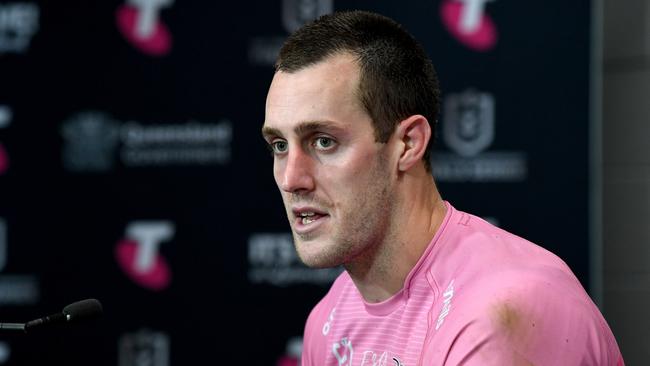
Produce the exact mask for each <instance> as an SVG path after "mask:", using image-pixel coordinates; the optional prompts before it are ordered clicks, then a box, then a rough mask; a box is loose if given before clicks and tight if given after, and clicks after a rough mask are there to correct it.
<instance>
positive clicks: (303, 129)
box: [294, 121, 341, 136]
mask: <svg viewBox="0 0 650 366" xmlns="http://www.w3.org/2000/svg"><path fill="white" fill-rule="evenodd" d="M340 129H341V128H340V127H339V126H337V125H336V124H335V123H334V122H332V121H307V122H303V123H301V124H299V125H298V126H296V128H294V132H295V133H296V135H298V136H302V135H306V134H309V133H311V132H314V131H318V130H340Z"/></svg>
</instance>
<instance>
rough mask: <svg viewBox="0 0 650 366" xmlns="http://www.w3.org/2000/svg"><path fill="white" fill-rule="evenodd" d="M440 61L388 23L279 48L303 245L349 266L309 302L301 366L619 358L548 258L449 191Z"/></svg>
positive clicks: (283, 172)
mask: <svg viewBox="0 0 650 366" xmlns="http://www.w3.org/2000/svg"><path fill="white" fill-rule="evenodd" d="M438 99H439V91H438V85H437V78H436V76H435V73H434V69H433V66H432V65H431V62H430V60H429V59H428V58H427V57H426V54H425V53H424V51H423V50H422V48H421V47H420V46H419V45H418V44H417V42H416V41H415V40H414V39H413V38H412V37H411V36H410V35H409V34H408V33H407V32H406V31H405V30H403V29H402V28H401V27H400V26H399V25H398V24H396V23H395V22H394V21H392V20H390V19H388V18H385V17H383V16H380V15H376V14H372V13H367V12H346V13H337V14H334V15H327V16H324V17H321V18H319V19H317V20H316V21H315V22H313V23H311V24H308V25H306V26H304V27H303V28H301V29H300V30H298V31H297V32H296V33H294V34H293V35H292V36H291V37H290V38H289V39H288V40H287V42H286V43H285V45H284V46H283V48H282V50H281V51H280V55H279V58H278V61H277V63H276V73H275V76H274V78H273V81H272V83H271V87H270V89H269V93H268V97H267V101H266V119H265V122H264V127H263V129H262V133H263V135H264V138H265V140H266V141H267V142H268V144H269V146H270V148H271V150H272V152H273V155H274V165H273V173H274V177H275V180H276V183H277V185H278V187H279V188H280V190H281V193H282V198H283V200H284V204H285V206H286V210H287V215H288V217H289V222H290V224H291V228H292V231H293V236H294V241H295V246H296V250H297V252H298V255H299V256H300V258H301V260H302V261H303V262H304V263H305V264H307V265H308V266H311V267H317V268H322V267H331V266H338V265H343V267H344V268H345V271H344V272H343V273H342V274H341V275H340V277H339V278H338V279H337V280H336V281H335V283H334V284H333V285H332V287H331V289H330V291H329V293H328V294H327V295H326V296H325V297H324V298H323V299H322V300H321V301H320V303H319V304H318V305H317V306H316V307H315V308H314V309H313V310H312V312H311V314H310V316H309V319H308V320H307V325H306V328H305V338H304V350H303V356H302V357H303V358H302V365H303V366H312V365H313V366H323V365H346V366H352V365H408V366H411V365H459V364H463V365H622V364H623V360H622V358H621V355H620V352H619V350H618V346H617V345H616V341H615V340H614V337H613V336H612V333H611V331H610V329H609V327H608V326H607V324H606V322H605V320H604V319H603V317H602V316H601V314H600V312H599V311H598V309H597V308H596V306H595V305H594V304H593V303H592V301H591V300H590V298H589V296H588V295H587V293H586V292H585V291H584V289H583V288H582V287H581V285H580V283H579V282H578V280H577V279H576V278H575V276H574V275H573V274H572V273H571V271H570V270H569V268H568V267H567V266H566V265H565V264H564V263H563V262H562V261H561V260H560V259H559V258H558V257H556V256H555V255H553V254H551V253H549V252H548V251H546V250H545V249H542V248H541V247H538V246H536V245H535V244H532V243H530V242H528V241H526V240H524V239H521V238H519V237H517V236H514V235H512V234H510V233H507V232H505V231H503V230H501V229H499V228H496V227H494V226H492V225H490V224H489V223H487V222H485V221H483V220H481V219H480V218H478V217H475V216H472V215H470V214H467V213H464V212H461V211H458V210H456V209H455V208H454V207H452V206H451V205H450V204H449V203H448V202H445V201H443V200H442V199H441V197H440V194H439V193H438V191H437V189H436V185H435V183H434V180H433V177H432V175H431V172H430V168H429V164H428V161H429V159H428V151H429V147H430V146H429V145H430V144H431V141H433V139H434V136H433V135H434V128H433V124H434V123H435V121H436V118H437V115H438V104H439V103H438Z"/></svg>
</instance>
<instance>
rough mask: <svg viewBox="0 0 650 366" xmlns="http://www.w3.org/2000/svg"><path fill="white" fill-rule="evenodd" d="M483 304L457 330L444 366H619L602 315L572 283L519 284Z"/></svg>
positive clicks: (534, 281)
mask: <svg viewBox="0 0 650 366" xmlns="http://www.w3.org/2000/svg"><path fill="white" fill-rule="evenodd" d="M580 290H581V288H580ZM477 300H478V301H480V300H481V299H477ZM484 300H485V299H484ZM482 303H483V304H484V305H482V306H477V307H474V309H475V311H472V312H470V313H468V314H467V315H468V316H467V321H466V322H464V323H463V324H462V325H461V326H459V327H458V328H456V329H457V333H456V334H455V337H454V340H453V342H452V343H451V345H450V348H449V351H448V354H447V357H446V362H445V365H467V366H471V365H477V366H478V365H481V366H491V365H495V366H496V365H536V366H544V365H549V366H551V365H568V366H570V365H612V366H619V365H623V359H622V357H621V354H620V351H619V350H618V346H617V345H616V341H615V340H614V337H613V335H612V333H611V330H610V329H609V327H608V326H607V324H606V322H605V321H604V319H603V318H602V315H601V314H600V311H599V310H598V308H596V306H595V305H594V304H593V302H592V301H591V300H590V299H589V297H588V296H587V295H586V293H584V291H582V290H581V291H576V289H575V284H572V285H571V286H569V288H566V287H564V286H563V284H562V283H559V284H558V283H556V282H555V281H553V282H552V283H551V282H547V281H539V280H535V279H533V280H527V281H521V282H520V283H519V284H518V285H514V286H509V287H505V288H501V290H499V291H498V292H496V293H495V294H494V296H493V297H492V299H490V300H488V301H482Z"/></svg>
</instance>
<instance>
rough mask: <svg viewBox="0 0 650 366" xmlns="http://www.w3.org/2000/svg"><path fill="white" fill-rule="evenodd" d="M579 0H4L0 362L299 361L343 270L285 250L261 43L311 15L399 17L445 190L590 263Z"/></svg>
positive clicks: (585, 267)
mask: <svg viewBox="0 0 650 366" xmlns="http://www.w3.org/2000/svg"><path fill="white" fill-rule="evenodd" d="M590 7H591V4H590V1H588V0H580V1H571V2H565V1H551V2H548V1H546V2H532V3H531V2H517V1H505V0H494V1H489V0H427V1H422V0H418V1H416V0H410V1H401V2H399V3H398V2H395V1H389V0H383V1H373V2H368V1H338V2H335V1H334V0H283V1H258V2H252V1H242V2H234V1H231V2H219V1H213V2H206V1H198V0H194V1H192V0H188V1H174V0H119V1H118V0H110V1H108V0H107V1H87V0H84V1H82V0H76V1H75V0H66V1H50V2H45V1H42V2H41V1H28V0H14V1H0V321H4V322H18V321H27V320H30V319H33V318H35V317H39V316H42V315H46V314H49V313H52V312H56V311H59V310H60V309H61V308H62V307H63V306H65V305H66V304H68V303H70V302H72V301H75V300H79V299H83V298H87V297H96V298H98V299H100V300H101V301H102V303H103V304H104V307H105V316H104V317H103V318H102V319H101V320H99V321H97V322H94V323H91V324H85V325H82V326H79V327H74V328H68V329H66V328H62V329H58V328H57V329H50V330H44V331H42V332H38V333H35V334H29V335H20V334H9V333H3V334H0V364H12V365H13V364H15V365H20V364H25V365H37V364H61V365H63V364H65V365H88V364H90V365H119V366H166V365H184V364H197V363H202V364H204V363H207V364H226V363H228V364H231V363H232V364H242V365H276V366H290V365H296V358H297V357H298V355H299V353H300V342H301V339H300V337H301V334H302V327H303V322H304V320H305V318H306V316H307V314H308V312H309V310H310V309H311V307H312V306H313V305H314V304H315V303H316V302H317V300H318V299H319V298H320V297H321V296H322V295H323V294H324V293H325V291H326V289H327V287H328V285H329V283H331V281H332V279H333V278H335V277H336V275H337V274H338V273H339V271H340V269H329V270H318V271H317V270H310V269H307V268H305V267H304V266H302V265H301V264H300V262H299V261H298V259H297V258H296V255H295V253H294V251H293V246H292V241H291V236H290V234H289V226H288V224H287V222H286V218H285V214H284V209H283V207H282V202H281V198H280V195H279V193H278V191H277V188H276V187H275V184H274V182H273V178H272V158H271V156H270V154H269V153H268V152H267V150H266V147H265V146H264V142H263V140H262V138H261V136H260V132H259V131H260V128H261V126H262V123H263V120H264V103H265V97H266V90H267V88H268V85H269V83H270V81H271V78H272V75H273V68H272V64H273V61H274V58H275V55H276V53H277V51H278V49H279V47H280V45H281V43H282V41H283V40H284V39H285V38H286V37H287V35H288V34H289V32H291V31H293V30H294V29H296V27H298V26H300V25H301V24H303V23H304V22H305V21H308V20H310V19H313V18H314V17H315V16H317V15H320V14H325V13H329V12H332V11H335V10H343V9H366V10H373V11H378V12H380V13H383V14H385V15H388V16H391V17H393V18H394V19H396V20H397V21H399V22H401V23H403V24H404V25H405V27H406V28H407V29H408V30H410V31H411V33H412V34H413V35H414V36H415V37H416V38H418V39H419V40H420V41H421V42H422V44H423V45H424V47H425V49H426V50H427V52H428V54H429V55H430V56H431V58H432V59H433V62H434V65H435V66H436V68H437V71H438V73H439V78H440V82H441V87H442V91H443V100H442V113H441V116H440V124H439V128H438V131H437V132H438V138H437V147H436V151H435V153H434V154H433V158H432V161H431V163H432V165H433V170H434V175H435V176H436V178H437V181H438V184H439V188H440V190H441V192H442V195H443V197H444V198H445V199H447V200H449V201H450V202H451V203H452V204H453V205H455V206H456V207H457V208H459V209H461V210H464V211H469V212H472V213H474V214H477V215H480V216H482V217H485V218H486V219H488V220H490V221H492V222H494V223H496V224H497V225H499V226H501V227H503V228H505V229H507V230H509V231H511V232H514V233H515V234H518V235H521V236H524V237H526V238H528V239H530V240H532V241H534V242H536V243H538V244H540V245H542V246H544V247H546V248H549V249H550V250H552V251H554V252H555V253H557V254H558V255H559V256H560V257H562V258H563V259H564V260H565V261H566V262H567V263H568V264H569V265H570V266H571V268H572V269H573V270H574V272H575V273H576V274H577V276H578V277H579V278H580V280H581V281H582V282H583V284H585V285H587V284H588V283H589V278H588V273H589V240H590V238H589V227H588V211H589V201H588V194H589V188H590V186H589V181H588V177H589V171H588V162H589V149H590V146H589V140H588V136H589V128H590V121H589V110H590V106H589V98H588V96H589V88H590V80H589V76H590V70H589V67H590V58H589V57H590V47H589V45H590V33H589V29H590V13H591V9H590Z"/></svg>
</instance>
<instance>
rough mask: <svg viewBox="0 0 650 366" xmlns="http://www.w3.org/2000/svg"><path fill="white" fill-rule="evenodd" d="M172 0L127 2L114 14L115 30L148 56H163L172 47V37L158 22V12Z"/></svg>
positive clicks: (159, 21) (161, 23) (135, 0)
mask: <svg viewBox="0 0 650 366" xmlns="http://www.w3.org/2000/svg"><path fill="white" fill-rule="evenodd" d="M172 4H173V0H128V3H127V4H125V5H122V6H120V7H119V8H118V9H117V12H116V14H115V16H116V20H117V28H118V29H119V30H120V32H121V33H122V35H123V36H124V38H126V39H127V40H128V41H129V42H131V44H132V45H133V46H134V47H136V48H137V49H139V50H140V51H142V52H143V53H145V54H147V55H150V56H164V55H166V54H168V53H169V52H170V50H171V47H172V36H171V33H170V32H169V29H167V26H166V25H165V23H163V22H162V21H161V20H160V11H161V10H162V9H163V8H167V7H169V6H171V5H172Z"/></svg>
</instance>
